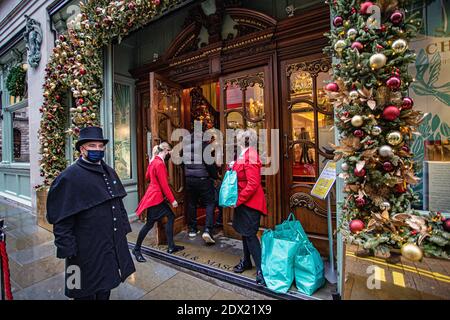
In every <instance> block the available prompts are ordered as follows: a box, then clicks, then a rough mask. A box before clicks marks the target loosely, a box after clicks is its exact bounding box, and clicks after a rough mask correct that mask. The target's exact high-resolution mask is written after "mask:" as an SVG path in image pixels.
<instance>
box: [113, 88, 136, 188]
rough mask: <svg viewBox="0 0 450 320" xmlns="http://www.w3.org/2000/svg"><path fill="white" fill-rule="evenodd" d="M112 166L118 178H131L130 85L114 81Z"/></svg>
mask: <svg viewBox="0 0 450 320" xmlns="http://www.w3.org/2000/svg"><path fill="white" fill-rule="evenodd" d="M113 108H114V167H115V170H116V172H117V174H118V175H119V177H120V179H123V180H126V179H132V178H133V177H132V171H131V87H130V86H129V85H125V84H121V83H114V106H113Z"/></svg>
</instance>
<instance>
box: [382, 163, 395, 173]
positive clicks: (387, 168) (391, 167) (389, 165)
mask: <svg viewBox="0 0 450 320" xmlns="http://www.w3.org/2000/svg"><path fill="white" fill-rule="evenodd" d="M383 170H384V171H386V172H391V171H392V170H394V165H393V164H392V163H390V162H389V161H386V162H385V163H383Z"/></svg>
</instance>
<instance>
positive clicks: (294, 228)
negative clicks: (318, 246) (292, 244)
mask: <svg viewBox="0 0 450 320" xmlns="http://www.w3.org/2000/svg"><path fill="white" fill-rule="evenodd" d="M275 231H276V232H278V234H279V235H282V236H283V237H285V238H287V239H291V240H297V241H300V240H305V241H309V240H308V236H307V235H306V232H305V230H304V229H303V227H302V225H301V223H300V221H298V220H297V219H295V215H294V214H293V213H292V212H291V213H290V214H289V216H288V218H287V219H286V220H284V221H283V223H281V224H278V225H276V226H275Z"/></svg>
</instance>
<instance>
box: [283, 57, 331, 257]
mask: <svg viewBox="0 0 450 320" xmlns="http://www.w3.org/2000/svg"><path fill="white" fill-rule="evenodd" d="M329 69H330V62H329V60H327V59H317V60H309V61H308V60H306V61H292V62H287V63H283V64H282V70H283V72H284V74H285V76H284V77H283V83H282V92H283V94H282V99H283V103H282V117H283V127H282V129H283V132H282V141H283V151H282V153H283V154H282V159H283V183H282V187H283V192H282V194H283V204H282V205H283V214H284V215H286V214H287V213H289V212H294V213H295V215H296V217H297V219H299V220H300V222H301V223H302V225H303V227H304V229H305V231H306V233H307V234H308V236H309V238H310V240H311V241H312V242H313V243H314V245H315V246H316V248H317V249H318V250H319V251H320V253H321V254H322V255H328V251H329V250H328V240H327V237H328V232H327V204H326V202H325V201H323V200H319V199H318V198H315V197H313V196H311V194H310V193H311V190H312V187H313V185H314V183H315V182H316V180H317V178H318V177H319V174H320V172H321V171H322V169H323V167H324V165H325V163H326V161H327V160H328V159H332V158H333V155H332V153H330V152H327V150H326V149H328V151H330V150H329V143H330V142H334V129H333V125H334V123H333V121H334V118H333V108H332V105H331V104H330V103H329V101H328V99H327V97H326V94H325V92H324V90H323V87H324V86H325V83H324V81H325V80H329V78H330V75H329V74H328V71H329ZM324 148H325V149H324ZM334 195H335V192H334V190H332V209H333V211H335V210H334V209H335V205H334V203H335V200H334V199H335V196H334ZM334 222H335V221H334ZM333 225H335V223H333Z"/></svg>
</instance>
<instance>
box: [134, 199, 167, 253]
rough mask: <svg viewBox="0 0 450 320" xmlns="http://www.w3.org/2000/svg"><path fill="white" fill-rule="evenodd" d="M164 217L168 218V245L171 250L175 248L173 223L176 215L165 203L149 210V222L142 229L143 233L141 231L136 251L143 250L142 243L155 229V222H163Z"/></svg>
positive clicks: (135, 247)
mask: <svg viewBox="0 0 450 320" xmlns="http://www.w3.org/2000/svg"><path fill="white" fill-rule="evenodd" d="M163 217H167V223H166V226H165V230H166V237H167V244H168V245H169V248H173V247H174V242H173V222H174V220H175V215H174V214H173V212H172V210H171V209H170V207H169V205H168V204H167V202H165V201H164V202H162V203H160V204H158V205H156V206H153V207H150V208H148V209H147V222H146V223H145V225H144V226H143V227H142V229H141V231H139V235H138V238H137V241H136V245H135V246H134V249H135V250H141V246H142V242H143V241H144V239H145V237H146V236H147V234H148V232H149V231H150V230H151V229H152V228H153V225H154V224H155V222H156V221H159V220H161V219H162V218H163Z"/></svg>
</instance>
